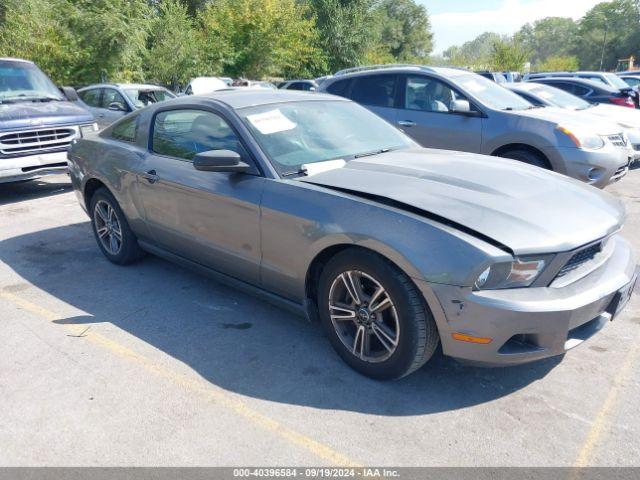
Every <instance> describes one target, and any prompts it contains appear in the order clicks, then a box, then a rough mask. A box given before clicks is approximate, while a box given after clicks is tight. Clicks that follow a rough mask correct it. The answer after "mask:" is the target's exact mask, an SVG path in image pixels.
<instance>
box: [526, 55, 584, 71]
mask: <svg viewBox="0 0 640 480" xmlns="http://www.w3.org/2000/svg"><path fill="white" fill-rule="evenodd" d="M578 68H579V64H578V58H577V57H575V56H573V55H564V56H562V55H554V56H551V57H547V59H546V60H545V61H544V62H540V63H538V64H536V70H538V71H540V72H571V71H575V70H578Z"/></svg>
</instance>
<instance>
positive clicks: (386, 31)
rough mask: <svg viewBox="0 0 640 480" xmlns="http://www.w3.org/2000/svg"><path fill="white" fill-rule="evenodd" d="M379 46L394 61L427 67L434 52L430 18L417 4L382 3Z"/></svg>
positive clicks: (406, 1) (390, 0) (401, 1)
mask: <svg viewBox="0 0 640 480" xmlns="http://www.w3.org/2000/svg"><path fill="white" fill-rule="evenodd" d="M374 15H376V16H377V24H378V26H379V33H378V36H377V41H378V46H379V47H382V48H385V49H386V50H387V51H388V53H389V59H390V60H391V61H394V60H395V61H399V62H407V63H425V61H426V60H427V59H428V57H429V54H430V53H431V50H433V34H432V33H431V24H430V22H429V15H428V14H427V10H426V9H425V7H424V6H423V5H418V4H416V3H415V2H414V1H413V0H382V2H381V3H380V4H379V5H378V6H377V7H376V8H375V10H374Z"/></svg>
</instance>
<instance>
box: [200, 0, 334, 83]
mask: <svg viewBox="0 0 640 480" xmlns="http://www.w3.org/2000/svg"><path fill="white" fill-rule="evenodd" d="M200 21H201V23H202V26H203V35H204V48H205V51H206V53H205V55H206V58H207V59H208V60H209V61H210V62H211V63H213V64H214V65H215V64H218V65H220V66H221V71H224V72H226V73H228V74H229V75H232V76H242V77H247V78H260V77H264V76H267V77H274V76H277V75H284V76H310V75H313V74H315V73H316V72H319V71H322V70H323V63H324V56H323V53H322V51H321V49H320V48H319V46H318V37H317V34H316V30H315V28H314V27H315V24H314V19H313V17H311V16H310V12H309V11H308V8H307V6H306V5H304V4H298V3H296V2H295V0H214V1H212V2H210V3H209V4H208V5H207V7H206V8H205V10H204V13H203V14H202V15H201V17H200Z"/></svg>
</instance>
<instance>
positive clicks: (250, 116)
mask: <svg viewBox="0 0 640 480" xmlns="http://www.w3.org/2000/svg"><path fill="white" fill-rule="evenodd" d="M239 113H240V116H241V117H242V119H243V120H244V122H245V123H246V124H247V126H248V127H249V129H250V130H251V132H252V133H253V135H254V137H255V138H256V140H257V141H258V143H259V144H260V146H261V147H262V149H263V150H264V151H265V152H266V153H267V155H268V156H269V157H270V159H271V162H272V163H273V165H274V166H275V168H276V169H277V170H278V172H279V173H280V174H291V173H296V172H298V171H299V170H300V168H301V166H302V165H303V164H308V163H316V162H322V161H325V160H333V159H343V160H351V159H353V158H355V157H356V156H359V155H363V154H375V153H381V152H383V151H387V150H396V149H400V148H410V147H416V146H417V144H416V143H415V142H413V141H412V140H411V139H410V138H409V137H407V136H406V135H405V134H404V133H402V132H401V131H400V130H397V129H396V128H395V127H393V126H391V125H389V124H388V123H387V122H385V121H384V120H382V119H381V118H380V117H378V116H377V115H375V114H373V113H371V112H370V111H369V110H367V109H365V108H363V107H361V106H359V105H357V104H355V103H352V102H345V101H306V102H291V103H279V104H272V105H261V106H259V107H251V108H245V109H242V110H240V111H239Z"/></svg>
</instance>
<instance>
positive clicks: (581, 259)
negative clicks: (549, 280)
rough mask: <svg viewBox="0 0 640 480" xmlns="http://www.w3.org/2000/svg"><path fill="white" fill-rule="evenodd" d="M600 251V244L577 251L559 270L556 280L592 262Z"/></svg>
mask: <svg viewBox="0 0 640 480" xmlns="http://www.w3.org/2000/svg"><path fill="white" fill-rule="evenodd" d="M601 251H602V242H598V243H594V244H593V245H589V246H588V247H585V248H583V249H582V250H578V251H577V252H576V253H574V254H573V256H572V257H571V258H570V259H569V261H567V263H565V264H564V267H562V268H561V269H560V271H559V272H558V274H557V275H556V278H562V277H564V276H565V275H567V274H569V273H571V272H572V271H573V270H575V269H576V268H578V267H580V266H581V265H584V264H585V263H587V262H588V261H590V260H593V259H594V258H595V256H596V255H598V253H600V252H601Z"/></svg>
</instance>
